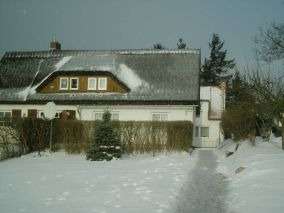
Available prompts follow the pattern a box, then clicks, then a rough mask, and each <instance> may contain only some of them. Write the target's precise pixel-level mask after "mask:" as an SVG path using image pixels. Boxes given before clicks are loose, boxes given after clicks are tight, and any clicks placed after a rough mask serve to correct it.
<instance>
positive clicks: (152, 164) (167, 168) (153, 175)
mask: <svg viewBox="0 0 284 213" xmlns="http://www.w3.org/2000/svg"><path fill="white" fill-rule="evenodd" d="M194 164H195V158H190V157H189V155H188V154H187V153H172V154H168V155H158V156H155V157H152V156H150V155H140V156H131V157H124V158H123V159H121V160H114V161H111V162H91V161H86V160H85V157H84V156H81V155H67V154H65V153H63V152H57V153H53V154H49V153H44V155H43V156H42V157H38V156H37V155H36V154H29V155H26V156H22V157H21V158H15V159H11V160H6V161H2V162H0V212H29V213H45V212H46V213H47V212H48V213H50V212H53V213H55V212H60V213H65V212H66V213H67V212H68V213H70V212H72V213H76V212H80V213H84V212H101V213H103V212H105V213H107V212H131V213H135V212H143V213H144V212H147V213H148V212H149V213H150V212H172V211H173V208H174V205H175V203H176V198H177V196H178V194H179V191H180V188H181V186H182V185H183V184H184V183H185V182H186V180H187V176H188V174H189V171H190V170H191V169H192V168H193V167H194Z"/></svg>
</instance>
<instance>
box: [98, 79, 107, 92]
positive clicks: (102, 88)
mask: <svg viewBox="0 0 284 213" xmlns="http://www.w3.org/2000/svg"><path fill="white" fill-rule="evenodd" d="M101 80H104V81H105V86H104V87H102V85H101ZM98 90H107V78H106V77H101V78H98Z"/></svg>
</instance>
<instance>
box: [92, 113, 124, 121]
mask: <svg viewBox="0 0 284 213" xmlns="http://www.w3.org/2000/svg"><path fill="white" fill-rule="evenodd" d="M104 113H105V111H94V114H93V118H94V120H95V121H98V120H99V121H101V120H103V115H104ZM110 114H111V117H110V119H111V120H112V121H119V112H118V111H113V112H110Z"/></svg>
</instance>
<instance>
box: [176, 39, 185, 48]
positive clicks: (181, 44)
mask: <svg viewBox="0 0 284 213" xmlns="http://www.w3.org/2000/svg"><path fill="white" fill-rule="evenodd" d="M177 48H178V49H179V50H182V49H185V48H186V43H185V42H184V41H183V39H182V38H180V39H179V40H178V43H177Z"/></svg>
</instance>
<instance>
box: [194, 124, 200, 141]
mask: <svg viewBox="0 0 284 213" xmlns="http://www.w3.org/2000/svg"><path fill="white" fill-rule="evenodd" d="M199 130H200V128H199V126H196V127H195V137H197V138H198V137H199Z"/></svg>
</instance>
